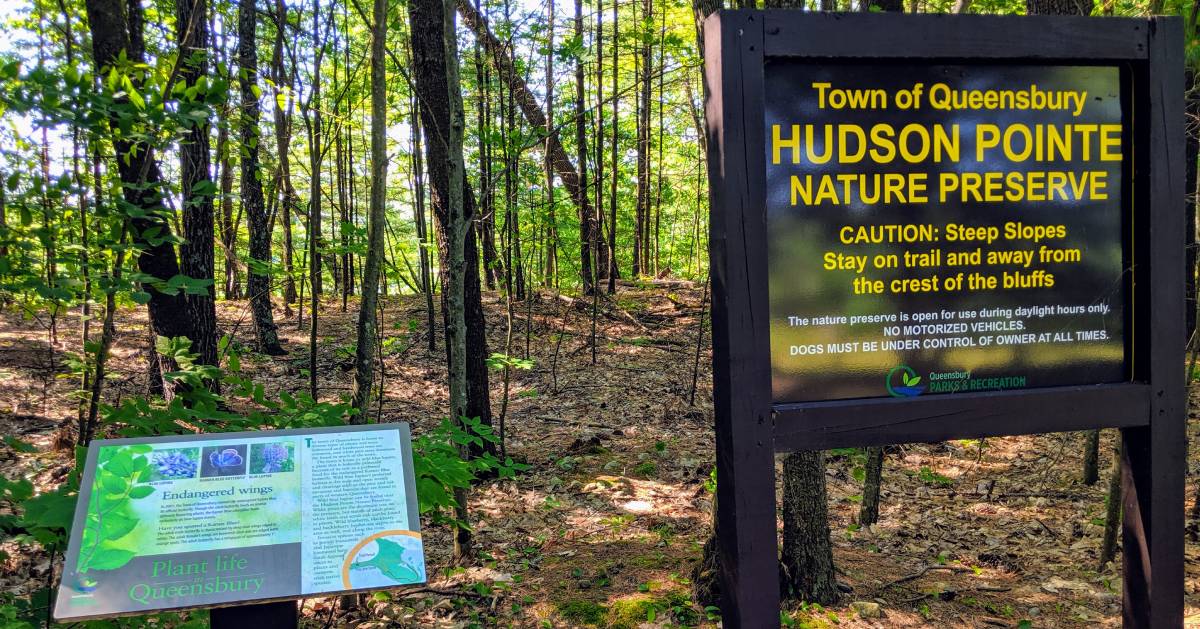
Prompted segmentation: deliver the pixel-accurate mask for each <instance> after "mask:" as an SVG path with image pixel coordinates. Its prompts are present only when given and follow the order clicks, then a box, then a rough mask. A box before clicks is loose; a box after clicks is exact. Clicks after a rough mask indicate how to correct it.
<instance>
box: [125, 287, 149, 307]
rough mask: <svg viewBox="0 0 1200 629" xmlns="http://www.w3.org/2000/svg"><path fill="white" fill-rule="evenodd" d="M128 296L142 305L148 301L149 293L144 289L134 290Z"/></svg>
mask: <svg viewBox="0 0 1200 629" xmlns="http://www.w3.org/2000/svg"><path fill="white" fill-rule="evenodd" d="M129 296H130V297H131V298H132V299H133V300H134V301H135V302H137V303H138V304H139V305H142V306H144V305H146V304H148V303H150V293H147V292H146V291H144V290H139V291H134V292H132V293H130V294H129Z"/></svg>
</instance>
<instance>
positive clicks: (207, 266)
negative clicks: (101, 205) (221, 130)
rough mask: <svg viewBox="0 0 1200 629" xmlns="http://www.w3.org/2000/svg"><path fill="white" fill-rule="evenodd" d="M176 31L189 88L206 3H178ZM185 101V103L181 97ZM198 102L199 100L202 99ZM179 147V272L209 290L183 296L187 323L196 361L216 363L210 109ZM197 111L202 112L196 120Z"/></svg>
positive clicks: (196, 70) (204, 40)
mask: <svg viewBox="0 0 1200 629" xmlns="http://www.w3.org/2000/svg"><path fill="white" fill-rule="evenodd" d="M175 31H176V33H175V34H176V39H177V40H178V43H179V54H180V55H181V56H182V57H183V58H184V61H183V63H181V65H180V70H179V80H180V82H181V83H182V84H184V85H193V84H195V82H196V80H197V79H199V78H200V77H202V76H206V75H207V74H208V54H209V52H208V2H207V0H178V1H177V2H176V4H175ZM183 98H185V99H186V98H187V97H186V96H184V97H183ZM200 98H202V97H200ZM197 105H198V106H196V107H195V111H194V112H193V115H192V116H191V120H192V122H191V123H189V124H188V125H187V130H186V132H185V133H184V136H183V139H182V140H180V142H179V162H180V164H179V180H180V182H179V183H180V190H182V192H183V237H184V243H183V244H182V245H180V247H179V262H180V272H181V273H183V275H186V276H188V277H190V278H193V279H197V280H204V281H207V282H209V285H208V286H206V287H204V289H203V291H197V292H196V293H189V294H188V295H186V297H185V303H186V305H187V310H188V316H189V317H190V318H191V325H192V331H193V336H192V337H190V338H191V339H192V351H194V352H196V354H197V355H198V359H197V360H198V362H199V363H201V364H204V365H215V364H217V310H216V303H215V301H214V300H215V298H216V289H215V287H214V286H213V285H212V282H213V280H214V278H215V266H216V264H215V260H214V256H213V236H214V234H213V218H214V217H213V193H214V192H216V186H215V185H213V182H212V180H211V179H210V178H209V160H210V154H209V122H208V109H207V106H206V105H204V104H203V103H202V102H201V103H197ZM195 112H204V116H203V117H202V118H200V119H197V118H196V115H195Z"/></svg>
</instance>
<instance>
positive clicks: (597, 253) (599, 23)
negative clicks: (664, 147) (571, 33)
mask: <svg viewBox="0 0 1200 629" xmlns="http://www.w3.org/2000/svg"><path fill="white" fill-rule="evenodd" d="M595 41H596V75H595V81H596V124H595V128H594V131H595V134H596V150H595V153H593V158H594V159H595V162H594V163H595V164H596V176H595V177H593V179H592V190H593V194H595V195H596V214H595V220H594V221H593V222H592V239H591V240H592V252H593V253H592V255H593V256H594V263H595V276H596V279H597V280H601V279H605V278H607V277H608V265H609V261H608V258H609V254H610V253H611V252H610V251H609V250H608V244H607V242H606V241H605V239H604V6H603V4H602V3H601V2H600V1H599V0H597V2H596V31H595ZM614 45H615V43H614ZM595 289H596V290H600V285H599V281H597V283H596V287H595Z"/></svg>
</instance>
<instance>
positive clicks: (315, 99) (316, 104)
mask: <svg viewBox="0 0 1200 629" xmlns="http://www.w3.org/2000/svg"><path fill="white" fill-rule="evenodd" d="M320 17H321V2H320V0H313V25H312V31H313V41H314V42H316V43H314V47H315V50H313V84H312V91H311V92H310V94H309V101H308V107H307V109H308V113H309V115H310V116H311V119H306V122H307V124H308V138H309V140H308V154H309V172H310V177H311V179H312V181H311V183H309V193H308V229H307V235H308V294H309V308H308V309H309V313H308V318H309V326H308V391H309V395H311V396H312V397H313V399H317V319H318V316H317V315H318V313H319V311H320V305H321V149H322V147H321V142H322V133H321V131H322V129H321V124H322V122H321V59H322V57H324V52H325V45H324V41H323V40H322V39H321V38H320V30H321V20H320Z"/></svg>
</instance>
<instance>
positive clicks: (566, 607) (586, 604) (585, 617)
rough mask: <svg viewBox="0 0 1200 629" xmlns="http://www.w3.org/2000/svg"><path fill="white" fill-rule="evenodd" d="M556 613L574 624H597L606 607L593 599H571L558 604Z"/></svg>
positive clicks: (602, 618)
mask: <svg viewBox="0 0 1200 629" xmlns="http://www.w3.org/2000/svg"><path fill="white" fill-rule="evenodd" d="M558 613H559V615H561V616H562V617H563V619H564V620H567V621H569V622H571V623H573V624H575V625H599V624H600V623H602V622H604V616H605V614H607V613H608V609H607V608H606V607H605V606H604V605H601V604H600V603H597V602H595V601H584V600H571V601H567V602H566V603H563V604H562V605H559V606H558Z"/></svg>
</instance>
